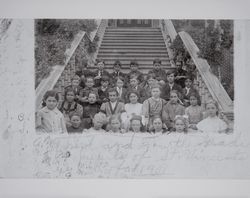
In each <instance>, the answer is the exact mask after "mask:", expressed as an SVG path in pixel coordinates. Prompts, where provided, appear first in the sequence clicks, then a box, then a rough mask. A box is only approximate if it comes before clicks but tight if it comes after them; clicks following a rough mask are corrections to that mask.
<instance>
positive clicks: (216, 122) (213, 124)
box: [196, 100, 228, 133]
mask: <svg viewBox="0 0 250 198" xmlns="http://www.w3.org/2000/svg"><path fill="white" fill-rule="evenodd" d="M205 108H206V113H207V115H208V117H207V118H205V119H204V120H202V121H200V122H199V123H198V124H197V125H196V127H197V129H198V130H199V131H201V132H205V133H226V132H227V130H228V123H226V122H224V121H223V120H221V119H220V118H219V117H218V115H219V106H218V103H217V102H216V101H214V100H210V101H208V102H207V103H206V107H205Z"/></svg>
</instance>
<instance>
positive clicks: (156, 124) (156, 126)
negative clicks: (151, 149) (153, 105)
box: [150, 116, 167, 134]
mask: <svg viewBox="0 0 250 198" xmlns="http://www.w3.org/2000/svg"><path fill="white" fill-rule="evenodd" d="M150 131H152V132H153V133H156V134H159V133H160V134H163V133H166V132H167V129H166V126H164V123H163V122H162V119H161V117H160V116H155V117H154V118H153V119H152V130H150Z"/></svg>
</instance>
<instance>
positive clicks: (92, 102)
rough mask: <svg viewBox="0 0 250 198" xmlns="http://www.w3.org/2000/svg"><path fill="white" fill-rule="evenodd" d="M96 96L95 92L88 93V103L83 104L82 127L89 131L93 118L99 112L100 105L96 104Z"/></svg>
mask: <svg viewBox="0 0 250 198" xmlns="http://www.w3.org/2000/svg"><path fill="white" fill-rule="evenodd" d="M97 100H98V95H97V94H96V93H95V92H90V93H89V95H88V102H85V103H83V113H82V118H83V121H82V122H83V125H84V126H85V128H87V129H89V128H90V127H91V126H92V121H93V118H94V116H95V114H97V113H98V112H99V111H100V104H99V103H98V102H97Z"/></svg>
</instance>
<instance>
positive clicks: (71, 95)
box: [66, 91, 75, 102]
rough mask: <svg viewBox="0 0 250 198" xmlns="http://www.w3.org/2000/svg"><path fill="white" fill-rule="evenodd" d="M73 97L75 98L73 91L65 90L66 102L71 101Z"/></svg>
mask: <svg viewBox="0 0 250 198" xmlns="http://www.w3.org/2000/svg"><path fill="white" fill-rule="evenodd" d="M74 99H75V94H74V92H73V91H69V92H67V94H66V100H67V101H68V102H73V101H74Z"/></svg>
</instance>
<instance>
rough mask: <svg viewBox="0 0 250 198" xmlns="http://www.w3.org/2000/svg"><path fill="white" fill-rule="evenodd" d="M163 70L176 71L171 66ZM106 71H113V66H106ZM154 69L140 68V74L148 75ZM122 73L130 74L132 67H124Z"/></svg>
mask: <svg viewBox="0 0 250 198" xmlns="http://www.w3.org/2000/svg"><path fill="white" fill-rule="evenodd" d="M162 68H163V69H164V70H165V71H166V72H167V71H169V70H174V69H175V68H174V67H170V66H162ZM105 69H107V70H108V71H109V72H112V71H113V65H105ZM152 69H153V67H152V66H151V67H143V66H141V67H140V69H139V70H140V72H142V73H143V74H147V73H148V71H150V70H152ZM122 72H124V73H128V72H130V66H129V65H122Z"/></svg>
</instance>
